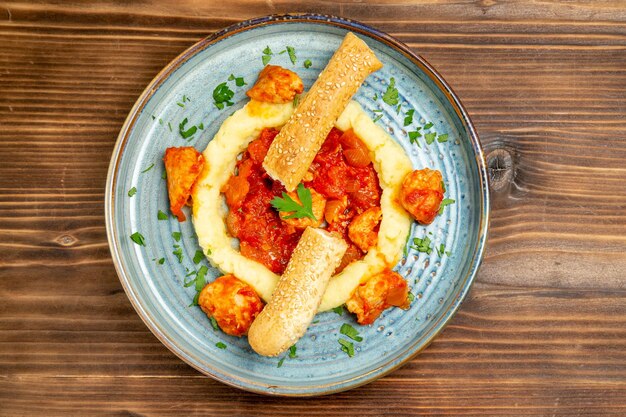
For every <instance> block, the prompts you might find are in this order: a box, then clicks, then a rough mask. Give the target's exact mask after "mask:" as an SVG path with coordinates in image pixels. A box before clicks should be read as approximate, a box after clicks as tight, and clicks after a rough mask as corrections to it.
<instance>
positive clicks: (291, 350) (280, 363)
mask: <svg viewBox="0 0 626 417" xmlns="http://www.w3.org/2000/svg"><path fill="white" fill-rule="evenodd" d="M297 357H298V355H296V345H292V346H291V347H290V348H289V358H290V359H295V358H297ZM285 359H287V355H285V356H283V357H282V358H281V359H280V360H279V361H278V364H276V367H277V368H280V367H281V366H283V363H284V362H285Z"/></svg>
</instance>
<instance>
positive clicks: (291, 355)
mask: <svg viewBox="0 0 626 417" xmlns="http://www.w3.org/2000/svg"><path fill="white" fill-rule="evenodd" d="M296 349H297V348H296V345H293V346H291V347H290V348H289V358H290V359H294V358H297V357H298V355H296Z"/></svg>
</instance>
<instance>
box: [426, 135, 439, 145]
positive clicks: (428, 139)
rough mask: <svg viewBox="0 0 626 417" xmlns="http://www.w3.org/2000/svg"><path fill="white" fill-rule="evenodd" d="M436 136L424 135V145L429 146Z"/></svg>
mask: <svg viewBox="0 0 626 417" xmlns="http://www.w3.org/2000/svg"><path fill="white" fill-rule="evenodd" d="M436 136H437V134H436V133H434V132H433V133H426V134H425V135H424V140H425V141H426V144H428V145H430V144H431V143H433V142H434V141H435V137H436Z"/></svg>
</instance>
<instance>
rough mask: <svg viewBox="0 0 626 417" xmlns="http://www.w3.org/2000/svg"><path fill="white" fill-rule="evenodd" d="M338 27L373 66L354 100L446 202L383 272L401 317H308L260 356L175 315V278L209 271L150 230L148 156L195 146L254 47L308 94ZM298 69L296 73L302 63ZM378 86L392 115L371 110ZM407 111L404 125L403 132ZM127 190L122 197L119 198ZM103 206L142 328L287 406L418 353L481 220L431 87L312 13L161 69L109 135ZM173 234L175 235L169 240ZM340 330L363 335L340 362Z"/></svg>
mask: <svg viewBox="0 0 626 417" xmlns="http://www.w3.org/2000/svg"><path fill="white" fill-rule="evenodd" d="M348 30H350V31H352V32H354V33H356V34H357V35H358V36H360V37H361V38H363V39H364V40H365V41H366V42H367V43H368V44H369V45H370V47H371V48H372V49H373V50H374V51H375V53H376V55H377V56H378V58H379V59H380V60H381V61H382V62H383V64H384V68H383V69H382V70H380V71H378V72H376V73H375V74H373V75H372V76H370V77H369V78H368V79H367V81H366V82H365V84H364V85H363V86H362V87H361V88H360V90H359V91H358V93H357V94H356V96H355V100H356V101H358V102H359V103H360V104H361V106H362V107H363V108H364V109H365V110H366V111H367V112H368V113H369V114H370V116H371V117H372V119H378V120H377V123H378V124H380V125H381V126H384V127H385V128H386V129H387V131H388V132H389V134H390V135H391V136H392V137H393V138H394V139H395V140H397V141H398V143H400V144H401V145H402V147H403V148H404V149H405V150H406V152H407V154H408V155H409V156H410V158H411V160H412V161H413V164H414V167H415V168H422V167H431V168H434V169H438V170H440V171H441V172H442V173H443V176H444V180H445V185H446V188H447V193H446V197H448V198H450V199H453V200H454V203H452V204H450V205H448V206H446V207H445V208H444V209H443V214H442V215H440V216H438V217H437V219H436V220H435V222H434V223H433V224H431V225H429V226H426V227H425V226H420V225H417V224H415V225H413V227H412V231H411V233H412V234H411V239H413V238H418V239H422V238H424V237H428V238H429V239H430V241H431V243H430V245H427V246H430V247H431V248H432V251H431V252H430V253H426V252H419V251H417V250H415V249H410V250H408V253H407V254H406V256H405V257H404V258H403V259H402V261H401V262H400V263H399V264H398V265H397V266H396V269H397V270H398V271H399V272H400V273H401V274H402V275H403V276H405V277H406V278H407V280H408V282H409V285H410V287H411V293H412V294H413V296H414V300H413V302H412V305H411V308H410V309H409V310H408V311H403V310H400V309H397V308H394V309H390V310H387V311H385V312H384V313H383V315H382V316H381V317H380V318H379V319H378V320H377V321H376V323H375V324H374V325H372V326H363V327H362V326H359V325H357V324H356V322H355V321H354V318H353V317H352V315H350V314H348V313H347V312H343V314H338V313H337V312H332V311H331V312H326V313H322V314H318V315H317V316H316V317H315V321H314V322H313V324H312V325H311V327H310V328H309V330H308V332H307V333H306V335H305V336H304V337H303V338H302V339H301V340H300V341H298V343H297V345H296V346H297V351H296V357H293V358H292V357H289V356H287V357H285V356H284V355H283V356H281V357H280V358H266V357H261V356H259V355H257V354H255V353H254V352H253V351H252V350H251V348H250V347H249V345H248V342H247V340H246V338H236V337H231V336H228V335H225V334H224V333H222V332H221V331H216V330H214V329H213V327H212V326H211V324H210V322H209V320H208V319H207V317H206V315H205V314H204V313H203V312H202V311H201V310H200V309H199V308H198V307H189V305H190V303H191V302H192V300H193V298H194V295H195V289H194V288H193V286H191V287H185V286H184V285H183V284H184V281H185V276H186V275H187V274H188V273H189V272H192V271H197V270H198V269H200V267H201V266H203V265H204V266H206V267H208V269H209V272H208V274H207V279H208V280H212V279H214V278H216V277H217V276H219V275H220V273H219V271H218V270H216V269H214V268H211V267H210V266H209V264H208V262H207V261H206V260H205V259H202V260H201V261H200V262H199V263H197V264H196V263H194V260H193V258H194V255H195V253H196V251H197V250H198V249H199V246H198V242H197V239H196V237H195V234H194V230H193V226H192V223H191V221H190V220H188V221H186V222H184V223H179V222H178V221H176V219H175V218H173V217H171V216H169V218H168V219H166V220H159V219H158V212H159V210H161V211H163V212H164V213H169V210H168V198H167V189H166V181H165V180H164V179H163V177H162V174H163V172H164V168H163V164H162V157H163V154H164V151H165V149H166V148H167V147H170V146H189V145H192V146H194V147H196V148H197V149H198V150H203V149H204V148H205V147H206V145H207V143H208V142H209V141H210V140H211V138H212V137H213V135H214V134H215V133H216V132H217V130H218V128H219V127H220V125H221V123H222V122H223V121H224V119H225V118H226V117H228V116H229V115H230V114H231V113H232V112H233V111H235V110H236V109H239V108H241V107H242V106H243V105H244V104H245V103H246V102H247V98H246V96H245V90H246V89H247V88H248V86H243V87H237V85H236V83H235V80H231V81H228V82H229V86H230V87H231V88H232V90H233V91H234V92H235V96H234V98H233V99H232V102H233V103H234V104H233V105H232V106H227V107H226V108H224V109H223V110H219V109H218V108H216V106H215V105H214V104H213V95H212V93H213V90H214V88H215V87H216V86H217V85H218V84H220V83H222V82H226V81H227V80H228V78H229V76H230V75H231V74H234V75H235V76H236V77H243V78H244V80H245V82H247V83H248V84H249V85H250V84H251V83H253V82H254V81H255V80H256V76H257V74H258V72H259V71H260V70H261V68H262V67H263V63H262V55H263V50H264V49H265V48H266V47H268V46H269V48H270V49H271V51H272V52H273V55H272V56H271V63H272V64H276V65H282V66H284V67H286V68H289V69H292V70H294V71H296V72H297V73H298V74H299V75H300V76H301V77H302V79H303V81H304V83H305V86H306V88H307V89H308V88H309V87H310V86H311V84H312V83H313V81H314V80H315V79H316V77H317V75H318V73H319V72H320V71H321V70H322V69H323V68H324V66H325V65H326V63H327V62H328V60H329V58H330V57H331V55H332V54H333V52H334V51H335V49H336V48H337V47H338V46H339V44H340V42H341V40H342V39H343V37H344V35H345V33H346V32H347V31H348ZM287 46H290V47H293V48H294V50H295V59H296V62H295V64H294V63H292V61H291V58H293V57H290V56H289V54H288V53H282V54H281V53H280V52H281V51H284V50H285V49H286V47H287ZM307 60H310V63H311V66H310V67H309V68H305V65H304V63H305V62H307V63H308V61H307ZM307 66H308V65H307ZM392 78H393V79H394V81H395V86H396V87H397V89H398V92H399V101H398V104H399V105H400V106H399V108H398V105H395V106H390V105H389V104H387V103H385V101H383V100H382V97H383V95H384V94H385V91H386V90H387V86H388V85H389V83H390V82H391V79H392ZM409 111H412V112H413V117H412V119H413V121H412V122H411V123H410V124H409V125H408V126H404V124H405V123H404V121H405V117H406V116H407V112H409ZM184 119H187V120H188V122H187V124H186V125H185V126H184V129H188V128H189V127H190V126H192V125H194V126H198V125H200V124H202V125H203V128H204V129H198V131H197V132H196V134H195V135H193V137H192V138H190V139H183V138H182V137H181V135H180V133H179V126H180V123H181V122H182V121H183V120H184ZM429 126H430V127H429ZM418 128H419V129H418ZM410 132H419V134H421V137H417V142H416V143H411V138H410V137H411V136H412V137H413V138H414V139H415V137H416V136H417V134H415V133H413V134H412V133H410ZM446 135H447V136H446ZM431 140H433V141H432V143H430V144H428V143H427V142H430V141H431ZM132 189H136V194H134V195H133V196H129V191H130V190H132ZM130 194H132V192H131V193H130ZM105 204H106V219H107V232H108V238H109V245H110V247H111V252H112V255H113V260H114V262H115V266H116V268H117V271H118V274H119V276H120V280H121V282H122V284H123V286H124V289H125V290H126V293H127V295H128V298H129V299H130V301H131V302H132V304H133V305H134V307H135V309H136V310H137V312H138V313H139V315H140V316H141V318H142V319H143V320H144V321H145V323H146V324H147V326H148V327H149V328H150V330H152V332H153V333H154V334H155V335H156V336H157V337H158V338H159V339H160V340H161V341H162V342H163V343H164V344H165V345H166V346H167V347H168V348H169V349H170V350H172V352H174V353H175V354H176V355H178V356H179V357H180V358H181V359H183V360H184V361H186V362H187V363H189V364H190V365H191V366H193V367H195V368H196V369H198V370H199V371H201V372H203V373H205V374H207V375H209V376H211V377H213V378H215V379H217V380H219V381H222V382H224V383H226V384H230V385H233V386H236V387H239V388H242V389H246V390H249V391H255V392H261V393H266V394H277V395H294V396H306V395H319V394H327V393H331V392H337V391H341V390H346V389H349V388H353V387H356V386H358V385H362V384H364V383H367V382H370V381H372V380H374V379H376V378H378V377H380V376H381V375H384V374H385V373H388V372H390V371H392V370H393V369H395V368H397V367H398V366H400V365H402V364H403V363H404V362H406V361H407V360H409V359H410V358H411V357H412V356H414V355H415V354H416V353H417V352H419V351H420V350H421V349H423V348H424V347H426V346H427V345H428V343H429V342H430V341H431V340H432V339H433V338H434V337H435V336H436V335H437V333H439V332H440V331H441V329H442V328H443V327H444V326H445V324H446V323H447V322H448V321H449V320H450V318H451V317H452V315H453V314H454V313H455V311H456V310H457V309H458V307H459V304H460V303H461V301H462V300H463V298H464V297H465V295H466V294H467V292H468V290H469V288H470V285H471V283H472V280H473V278H474V276H475V274H476V270H477V268H478V265H479V263H480V260H481V257H482V253H483V247H484V243H485V236H486V232H487V220H488V213H489V199H488V193H487V176H486V171H485V164H484V158H483V154H482V151H481V148H480V144H479V141H478V138H477V136H476V133H475V131H474V128H473V126H472V124H471V122H470V120H469V118H468V116H467V114H466V112H465V111H464V109H463V107H462V106H461V104H460V102H459V100H458V99H457V98H456V96H455V95H454V94H453V92H452V90H451V89H450V87H448V85H447V84H446V83H445V81H444V80H443V79H442V78H441V77H440V76H439V75H438V74H437V73H436V72H435V71H434V70H433V69H432V68H431V67H430V66H429V65H428V64H427V63H426V62H425V61H424V60H423V59H422V58H420V57H418V56H416V55H414V54H413V53H412V52H411V51H410V50H409V49H408V48H407V47H406V46H405V45H403V44H401V43H400V42H398V41H397V40H395V39H393V38H391V37H390V36H388V35H386V34H384V33H381V32H379V31H377V30H375V29H372V28H369V27H367V26H364V25H362V24H360V23H357V22H353V21H348V20H345V19H340V18H335V17H329V16H319V15H287V16H271V17H264V18H260V19H255V20H251V21H247V22H243V23H240V24H237V25H235V26H231V27H229V28H227V29H225V30H222V31H221V32H218V33H216V34H215V35H213V36H211V37H209V38H207V39H205V40H202V41H200V42H198V43H197V44H196V45H194V46H192V47H191V48H189V49H188V50H187V51H185V52H184V53H183V54H181V55H180V56H179V57H178V58H176V59H175V60H174V61H173V62H172V63H170V64H169V65H168V66H167V67H166V68H165V69H163V71H161V73H159V74H158V75H157V77H156V78H155V79H154V80H153V81H152V82H151V83H150V85H149V86H148V88H146V90H145V91H144V92H143V94H142V95H141V97H140V98H139V100H138V101H137V103H136V104H135V106H134V107H133V109H132V111H131V112H130V115H129V116H128V119H127V120H126V122H125V124H124V126H123V128H122V130H121V132H120V135H119V138H118V141H117V144H116V147H115V150H114V152H113V157H112V159H111V165H110V169H109V175H108V181H107V190H106V203H105ZM135 232H138V233H140V234H141V235H142V236H143V237H144V243H145V246H141V245H138V244H136V243H134V242H133V241H132V240H131V238H130V236H131V235H132V234H133V233H135ZM173 233H174V236H176V235H177V233H180V235H181V236H182V237H181V238H180V241H177V240H176V239H175V238H174V237H173V235H172V234H173ZM176 237H177V236H176ZM442 245H443V246H442ZM439 249H443V250H439ZM179 257H180V258H181V259H180V262H179V259H178V258H179ZM198 260H199V259H196V261H198ZM343 323H349V324H351V325H352V326H354V327H355V328H357V329H358V330H359V331H360V334H361V336H362V337H363V341H361V342H354V351H355V353H354V356H353V357H348V356H347V355H346V353H344V352H343V351H342V350H341V345H340V344H339V343H338V339H339V338H341V337H344V338H345V336H343V335H341V334H340V333H339V329H340V327H341V325H342V324H343ZM468 349H469V347H468ZM279 364H280V366H279Z"/></svg>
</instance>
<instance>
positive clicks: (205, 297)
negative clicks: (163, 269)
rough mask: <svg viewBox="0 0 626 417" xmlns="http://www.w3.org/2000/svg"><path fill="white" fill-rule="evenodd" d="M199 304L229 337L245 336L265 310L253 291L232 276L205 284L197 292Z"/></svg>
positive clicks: (222, 277)
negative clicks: (198, 292) (198, 293)
mask: <svg viewBox="0 0 626 417" xmlns="http://www.w3.org/2000/svg"><path fill="white" fill-rule="evenodd" d="M198 305H199V306H200V308H201V309H202V311H204V312H205V313H206V314H207V316H209V317H213V318H214V319H215V321H216V322H217V325H218V326H219V327H220V329H222V330H223V331H224V333H226V334H229V335H232V336H242V335H244V334H246V333H247V332H248V329H249V328H250V325H251V324H252V322H253V321H254V319H255V318H256V316H257V315H258V314H259V313H260V312H261V310H262V309H263V307H264V304H263V301H261V299H260V298H259V296H258V295H257V293H256V292H255V291H254V289H253V288H252V287H251V286H249V285H248V284H246V283H245V282H243V281H241V280H240V279H238V278H236V277H235V276H234V275H224V276H221V277H219V278H217V279H216V280H215V281H213V282H212V283H210V284H207V285H206V286H205V287H204V288H203V289H202V291H201V292H200V296H199V297H198Z"/></svg>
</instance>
